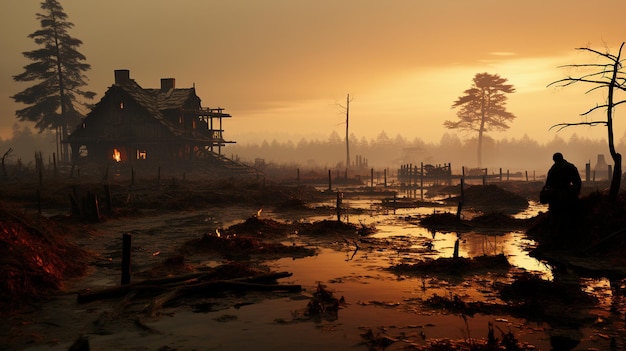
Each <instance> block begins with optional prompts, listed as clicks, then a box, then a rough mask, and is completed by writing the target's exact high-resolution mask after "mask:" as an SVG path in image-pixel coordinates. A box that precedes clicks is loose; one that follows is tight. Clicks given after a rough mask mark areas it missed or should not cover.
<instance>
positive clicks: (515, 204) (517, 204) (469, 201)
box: [446, 184, 528, 213]
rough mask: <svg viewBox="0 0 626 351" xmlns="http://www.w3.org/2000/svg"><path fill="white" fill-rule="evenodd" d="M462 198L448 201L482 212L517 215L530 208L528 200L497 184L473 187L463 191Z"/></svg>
mask: <svg viewBox="0 0 626 351" xmlns="http://www.w3.org/2000/svg"><path fill="white" fill-rule="evenodd" d="M463 194H464V196H463V198H461V196H457V197H452V198H449V199H447V200H446V201H447V202H451V203H458V202H461V201H462V202H463V206H464V207H471V208H474V209H477V210H479V211H482V212H493V211H499V212H504V213H517V212H520V211H522V210H524V209H526V208H527V207H528V199H527V198H525V197H523V196H520V195H518V194H516V193H513V192H510V191H508V190H504V189H502V188H500V187H498V186H497V185H495V184H489V185H473V186H470V187H468V188H466V189H464V191H463Z"/></svg>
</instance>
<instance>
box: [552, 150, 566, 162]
mask: <svg viewBox="0 0 626 351" xmlns="http://www.w3.org/2000/svg"><path fill="white" fill-rule="evenodd" d="M552 160H553V161H554V162H562V161H563V160H564V158H563V154H562V153H560V152H555V153H554V155H552Z"/></svg>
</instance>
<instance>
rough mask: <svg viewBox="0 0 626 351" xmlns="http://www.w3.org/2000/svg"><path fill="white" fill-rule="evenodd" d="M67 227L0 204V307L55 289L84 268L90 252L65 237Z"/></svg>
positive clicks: (40, 296) (15, 304)
mask: <svg viewBox="0 0 626 351" xmlns="http://www.w3.org/2000/svg"><path fill="white" fill-rule="evenodd" d="M69 231H70V229H69V228H63V227H61V226H60V225H59V224H58V223H56V222H54V221H52V220H49V219H46V218H43V217H41V216H36V217H35V216H28V215H26V214H25V213H17V212H14V211H11V210H8V209H5V208H4V207H2V206H0V275H1V276H2V279H1V281H0V311H6V310H10V309H14V308H16V307H17V305H18V304H19V302H26V301H27V300H29V299H39V298H42V297H43V296H45V295H47V294H50V293H53V292H56V291H58V290H59V289H62V288H63V283H64V281H65V280H66V279H68V278H70V277H76V276H80V275H82V274H83V273H84V272H85V270H86V268H87V257H88V256H89V254H88V253H87V252H85V251H83V250H82V249H80V248H78V247H76V246H74V245H71V244H69V243H67V242H66V241H65V236H66V235H67V233H68V232H69Z"/></svg>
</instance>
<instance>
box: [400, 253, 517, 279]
mask: <svg viewBox="0 0 626 351" xmlns="http://www.w3.org/2000/svg"><path fill="white" fill-rule="evenodd" d="M509 268H511V264H510V263H509V261H508V260H507V259H506V256H504V255H502V254H501V255H495V256H479V257H474V258H465V257H457V258H448V257H441V258H438V259H436V260H427V261H423V262H420V263H416V264H406V263H402V264H399V265H396V266H393V267H391V268H390V270H391V271H393V272H395V273H404V274H416V273H428V274H435V273H436V274H451V275H462V274H466V273H471V274H474V273H476V271H478V270H482V269H486V270H495V269H501V270H508V269H509Z"/></svg>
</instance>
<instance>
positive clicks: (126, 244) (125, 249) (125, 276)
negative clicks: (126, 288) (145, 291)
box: [122, 233, 132, 285]
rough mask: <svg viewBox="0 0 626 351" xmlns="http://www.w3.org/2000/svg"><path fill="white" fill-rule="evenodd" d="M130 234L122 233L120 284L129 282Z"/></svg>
mask: <svg viewBox="0 0 626 351" xmlns="http://www.w3.org/2000/svg"><path fill="white" fill-rule="evenodd" d="M131 239H132V236H131V235H130V234H128V233H125V234H123V235H122V285H126V284H130V250H131Z"/></svg>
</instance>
